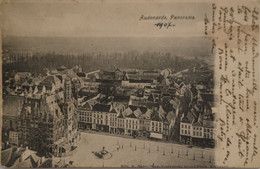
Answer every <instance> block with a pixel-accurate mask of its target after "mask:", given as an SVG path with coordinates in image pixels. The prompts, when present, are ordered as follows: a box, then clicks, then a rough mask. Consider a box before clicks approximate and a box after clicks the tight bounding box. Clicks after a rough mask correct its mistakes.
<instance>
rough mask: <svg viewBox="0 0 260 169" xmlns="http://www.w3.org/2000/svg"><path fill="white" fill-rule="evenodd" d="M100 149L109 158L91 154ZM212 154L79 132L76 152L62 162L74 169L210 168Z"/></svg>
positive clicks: (208, 151) (183, 147)
mask: <svg viewBox="0 0 260 169" xmlns="http://www.w3.org/2000/svg"><path fill="white" fill-rule="evenodd" d="M103 148H104V149H105V150H106V151H107V152H109V153H110V154H111V156H109V158H104V159H103V158H98V157H97V156H96V155H95V154H94V152H98V151H101V150H102V149H103ZM215 151H216V150H213V149H202V148H195V147H193V148H189V147H187V145H179V144H173V143H163V142H157V141H150V140H149V141H146V140H137V139H130V138H122V137H116V136H110V135H103V134H95V133H84V132H82V133H81V140H80V142H79V145H78V148H77V151H76V152H75V153H74V154H73V155H72V156H69V157H64V158H63V159H62V160H64V161H65V163H72V164H73V166H77V167H192V166H199V167H212V166H214V163H215V158H214V152H215ZM166 164H167V165H166Z"/></svg>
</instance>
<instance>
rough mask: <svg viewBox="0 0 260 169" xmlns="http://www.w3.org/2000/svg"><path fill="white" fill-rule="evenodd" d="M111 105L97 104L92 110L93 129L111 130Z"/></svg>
mask: <svg viewBox="0 0 260 169" xmlns="http://www.w3.org/2000/svg"><path fill="white" fill-rule="evenodd" d="M110 110H111V105H107V104H96V105H94V106H93V110H92V129H94V130H97V131H103V132H109V112H110Z"/></svg>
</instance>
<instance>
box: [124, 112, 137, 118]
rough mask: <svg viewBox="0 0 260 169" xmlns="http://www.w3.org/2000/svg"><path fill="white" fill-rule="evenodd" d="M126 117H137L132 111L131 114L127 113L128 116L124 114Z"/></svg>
mask: <svg viewBox="0 0 260 169" xmlns="http://www.w3.org/2000/svg"><path fill="white" fill-rule="evenodd" d="M126 117H128V118H137V117H136V116H135V114H134V113H131V114H129V115H128V116H126Z"/></svg>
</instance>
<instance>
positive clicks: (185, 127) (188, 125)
mask: <svg viewBox="0 0 260 169" xmlns="http://www.w3.org/2000/svg"><path fill="white" fill-rule="evenodd" d="M194 122H195V116H194V115H193V114H192V112H190V111H189V112H188V113H187V114H186V115H185V114H183V115H182V118H181V121H180V142H183V143H190V142H191V136H192V124H193V123H194Z"/></svg>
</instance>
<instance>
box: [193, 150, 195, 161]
mask: <svg viewBox="0 0 260 169" xmlns="http://www.w3.org/2000/svg"><path fill="white" fill-rule="evenodd" d="M193 160H195V152H193Z"/></svg>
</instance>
